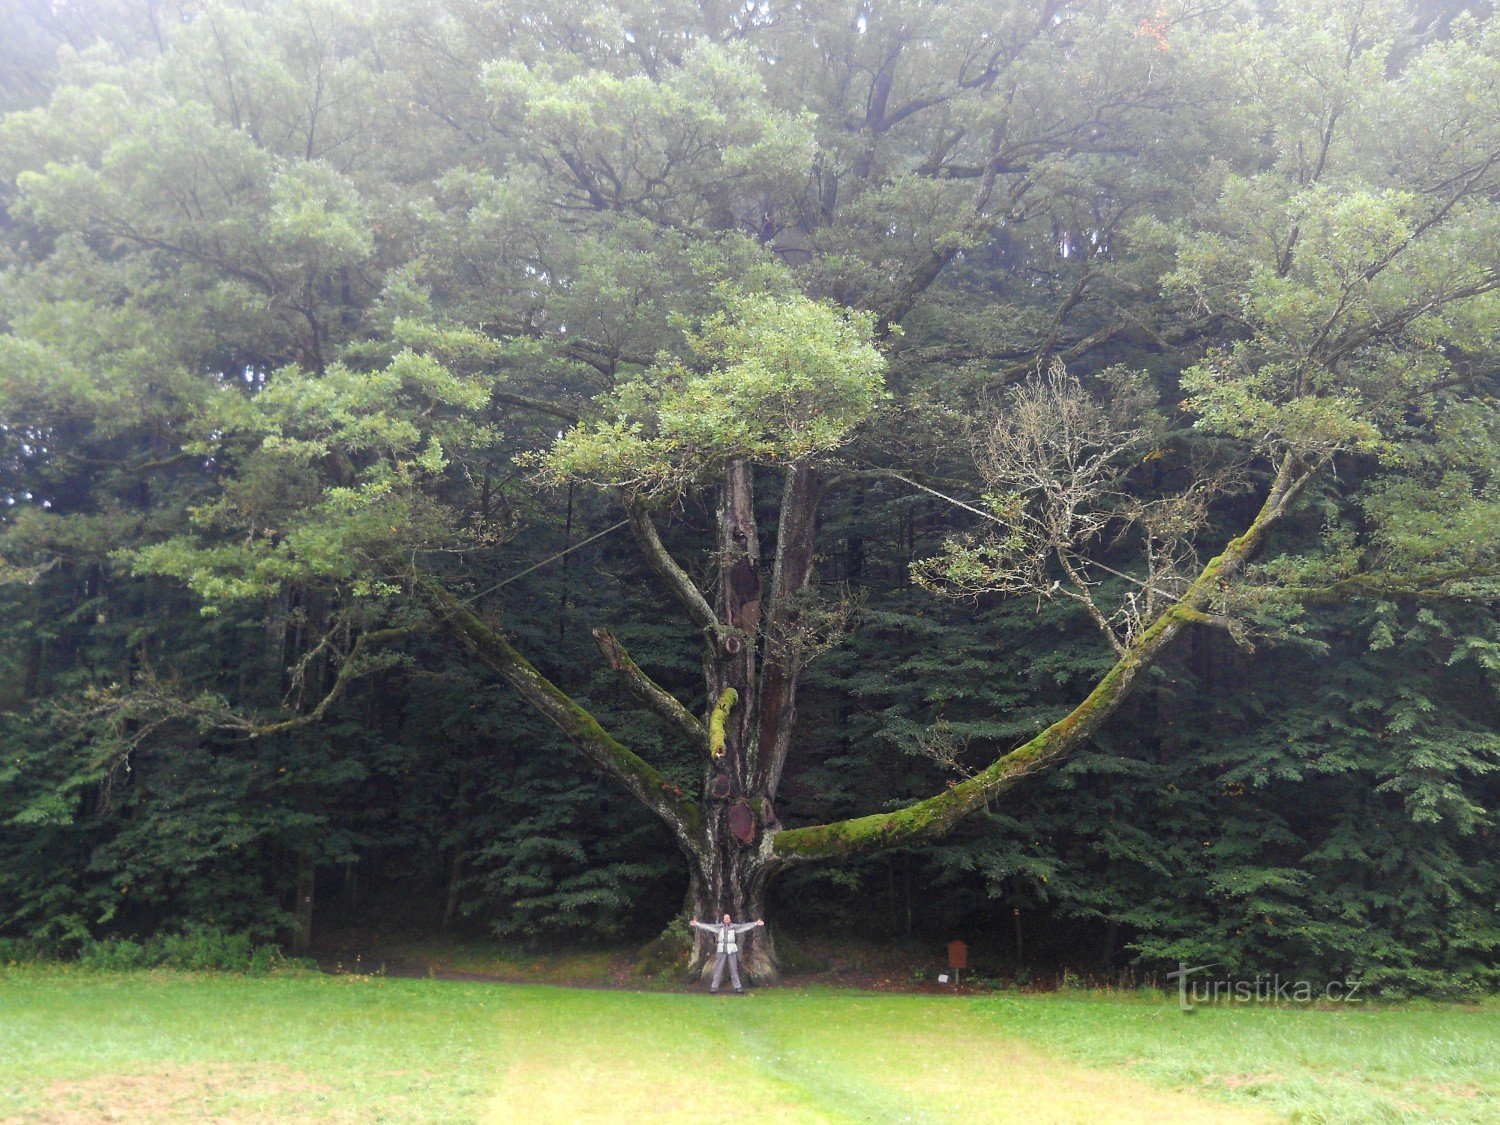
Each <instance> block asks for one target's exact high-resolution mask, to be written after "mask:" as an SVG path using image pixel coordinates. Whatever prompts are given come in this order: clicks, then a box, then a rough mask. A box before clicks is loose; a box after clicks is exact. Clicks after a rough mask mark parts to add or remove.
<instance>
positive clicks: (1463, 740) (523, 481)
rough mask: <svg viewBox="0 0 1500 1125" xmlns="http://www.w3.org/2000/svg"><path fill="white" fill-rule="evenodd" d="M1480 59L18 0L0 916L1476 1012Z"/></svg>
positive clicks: (1493, 227)
mask: <svg viewBox="0 0 1500 1125" xmlns="http://www.w3.org/2000/svg"><path fill="white" fill-rule="evenodd" d="M1497 107H1500V28H1497V26H1496V24H1495V23H1494V21H1493V19H1492V11H1491V5H1490V4H1489V3H1476V4H1463V3H1452V2H1446V3H1445V2H1438V3H1432V2H1424V3H1414V2H1408V0H1296V2H1281V0H1262V2H1257V3H1250V2H1248V0H1247V2H1238V0H1166V2H1165V3H1163V2H1161V0H1112V2H1105V0H785V2H784V0H608V2H604V0H80V2H79V3H69V4H56V3H52V2H51V0H10V2H9V3H8V4H6V5H5V7H4V11H3V14H0V497H3V502H0V945H4V946H5V948H7V949H12V950H19V949H25V950H31V951H35V952H38V953H39V954H41V955H47V956H60V957H67V956H72V955H75V954H76V953H77V952H78V951H79V950H80V949H83V948H85V947H87V946H88V945H89V943H91V942H98V941H101V940H106V939H110V938H134V939H145V938H148V937H151V936H152V935H174V934H176V935H180V934H184V933H205V932H224V933H228V934H235V935H244V936H246V937H247V938H249V939H251V940H253V941H256V942H271V943H276V944H278V945H280V946H282V947H283V948H285V949H286V950H287V951H289V952H296V953H303V952H306V951H308V950H310V949H312V950H316V949H317V947H318V943H319V941H320V935H321V934H323V933H325V932H327V931H328V930H329V928H331V927H356V928H357V927H360V926H400V927H406V928H407V929H409V930H411V931H413V932H422V933H433V934H436V933H444V934H456V935H464V934H468V935H485V936H488V937H497V938H499V939H503V940H504V941H506V942H511V943H515V944H517V945H518V946H525V947H530V948H535V947H545V948H560V947H568V948H575V947H576V948H584V947H592V946H599V945H601V944H605V945H608V944H614V945H624V944H631V945H634V946H639V947H648V945H649V947H650V948H651V949H654V950H655V951H656V952H657V954H659V955H662V956H666V957H668V958H670V959H675V961H676V963H677V964H678V966H679V967H680V968H682V969H684V970H687V971H696V970H697V969H699V968H701V967H702V964H703V959H704V957H705V943H703V942H699V943H697V944H694V943H693V941H692V939H691V938H690V937H689V931H688V929H687V928H686V922H687V920H688V919H689V918H690V917H692V918H703V917H708V916H710V915H712V916H717V915H718V914H719V913H720V912H731V913H732V914H733V915H734V916H735V917H736V918H742V917H743V918H759V917H764V918H765V919H766V921H767V928H766V931H765V932H766V935H767V937H766V940H758V941H757V943H756V944H755V945H754V946H753V947H752V949H751V950H750V952H749V954H748V962H747V969H748V971H749V973H750V975H751V977H752V978H753V979H754V980H756V981H759V982H769V981H772V980H774V979H776V977H777V974H778V972H779V971H781V970H783V969H784V967H785V965H786V964H787V963H788V962H789V959H790V958H791V957H792V956H793V954H794V951H795V947H796V945H797V942H798V939H799V935H820V936H822V937H828V936H829V935H832V936H833V937H835V938H836V937H837V936H838V935H850V936H858V937H861V938H863V939H872V938H873V939H877V940H890V941H893V942H894V941H913V942H928V943H930V944H932V946H933V948H938V947H939V946H940V944H941V943H944V942H946V941H948V940H949V939H950V938H953V937H960V936H961V937H964V938H966V939H967V940H969V941H971V942H973V943H974V944H975V947H976V949H983V950H985V951H987V955H988V956H990V957H991V958H992V960H993V961H994V962H995V963H998V964H1003V965H1004V966H1006V969H1007V972H1009V973H1010V974H1012V975H1013V976H1014V977H1015V978H1016V979H1024V978H1025V976H1026V975H1027V974H1033V973H1038V972H1042V971H1048V972H1052V971H1062V970H1067V971H1069V972H1077V973H1083V974H1089V975H1091V976H1094V977H1095V978H1097V979H1116V978H1120V979H1123V978H1124V977H1125V976H1126V975H1129V974H1136V975H1143V974H1159V973H1161V972H1163V971H1165V970H1166V969H1168V968H1171V967H1172V966H1174V965H1177V964H1179V963H1180V962H1193V963H1198V962H1203V963H1215V964H1220V965H1224V966H1227V967H1228V970H1229V971H1234V972H1243V973H1261V972H1264V973H1271V972H1279V973H1282V974H1285V975H1293V974H1300V975H1303V976H1308V977H1313V978H1316V979H1320V980H1326V979H1335V978H1340V977H1349V978H1358V979H1360V980H1361V981H1364V982H1366V984H1367V987H1368V988H1369V989H1370V990H1371V991H1372V992H1373V993H1379V994H1383V995H1390V996H1404V995H1439V996H1466V995H1477V994H1480V993H1483V992H1486V991H1489V990H1492V989H1494V988H1495V986H1496V985H1497V984H1500V918H1497V914H1496V909H1497V893H1496V892H1497V888H1500V847H1497V840H1496V831H1497V824H1496V820H1495V816H1496V811H1495V810H1496V805H1497V800H1500V774H1497V767H1500V723H1497V716H1500V621H1497V614H1496V608H1497V605H1500V531H1497V529H1500V365H1497V362H1496V347H1495V344H1496V335H1497V330H1500V206H1497V204H1500V110H1497Z"/></svg>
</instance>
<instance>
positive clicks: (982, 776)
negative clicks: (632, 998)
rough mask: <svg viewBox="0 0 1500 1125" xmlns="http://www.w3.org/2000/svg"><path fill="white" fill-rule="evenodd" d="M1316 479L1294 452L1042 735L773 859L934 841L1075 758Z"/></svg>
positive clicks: (806, 837)
mask: <svg viewBox="0 0 1500 1125" xmlns="http://www.w3.org/2000/svg"><path fill="white" fill-rule="evenodd" d="M1312 475H1313V470H1312V469H1310V468H1308V467H1306V466H1304V465H1303V464H1302V463H1301V462H1300V461H1298V460H1296V459H1295V458H1293V457H1292V456H1290V455H1288V456H1285V457H1283V459H1282V461H1281V465H1280V467H1279V469H1278V471H1277V474H1276V480H1275V482H1274V483H1273V484H1272V486H1271V490H1270V492H1269V493H1268V495H1267V496H1266V500H1265V502H1264V503H1263V504H1262V505H1261V509H1260V511H1259V512H1258V513H1257V514H1256V517H1255V519H1254V520H1253V521H1252V522H1251V524H1250V526H1249V527H1248V528H1247V529H1246V530H1245V532H1244V534H1242V535H1240V536H1238V537H1237V538H1235V539H1233V540H1231V541H1230V542H1229V544H1228V545H1227V546H1226V547H1225V548H1224V550H1223V551H1221V552H1220V553H1219V554H1218V555H1217V556H1216V557H1215V558H1214V559H1213V560H1211V561H1210V562H1209V563H1208V565H1207V566H1205V567H1204V568H1203V570H1202V571H1201V572H1200V573H1199V574H1198V577H1197V578H1195V579H1194V580H1193V583H1192V585H1191V586H1189V587H1188V589H1187V592H1186V593H1185V594H1184V595H1183V596H1182V597H1181V598H1180V599H1178V601H1177V602H1176V603H1174V604H1173V605H1172V606H1171V607H1170V608H1169V609H1167V610H1166V611H1165V612H1164V613H1163V614H1162V615H1161V616H1160V617H1158V618H1157V619H1156V621H1155V622H1153V623H1152V624H1151V626H1150V627H1149V628H1147V629H1145V630H1143V631H1142V632H1141V633H1140V634H1139V635H1138V636H1137V637H1135V638H1134V639H1133V640H1132V641H1131V643H1130V644H1129V645H1127V646H1126V649H1125V652H1124V653H1123V654H1122V655H1121V657H1120V658H1119V660H1117V661H1116V662H1115V664H1114V666H1113V667H1112V668H1110V670H1109V671H1108V672H1107V673H1105V675H1104V678H1103V679H1101V680H1100V681H1099V682H1098V684H1096V685H1095V687H1094V690H1093V691H1091V692H1090V693H1089V695H1088V698H1087V699H1085V700H1084V701H1083V702H1082V703H1080V704H1078V706H1076V707H1075V708H1073V710H1072V711H1070V712H1069V713H1068V714H1067V715H1065V716H1064V717H1063V718H1061V719H1059V720H1058V721H1057V722H1055V723H1053V724H1052V725H1051V726H1049V727H1048V728H1047V729H1046V730H1044V731H1042V732H1041V733H1040V734H1038V735H1037V736H1036V737H1035V738H1032V739H1031V740H1029V741H1028V742H1025V743H1023V744H1022V745H1021V746H1018V747H1016V749H1014V750H1012V751H1010V753H1008V754H1005V755H1003V756H1002V757H1000V758H999V759H997V760H996V761H995V762H994V763H992V764H991V765H990V766H989V767H988V768H987V769H985V770H983V771H981V772H980V773H977V774H975V775H974V776H973V777H971V778H969V779H968V780H966V781H962V782H959V783H958V784H956V785H953V786H952V787H950V788H949V789H948V790H947V791H946V792H943V793H939V794H938V795H937V796H935V797H929V798H927V799H926V800H924V801H918V802H917V803H916V804H914V805H908V806H907V807H906V808H903V809H897V810H895V811H893V812H885V813H875V814H874V815H872V816H863V817H857V818H854V819H851V820H841V821H836V822H834V823H831V824H819V825H814V826H811V827H806V828H791V829H786V830H783V831H781V832H779V833H777V834H776V836H775V839H774V841H773V845H772V849H773V855H774V856H775V857H776V858H777V859H779V860H781V861H782V862H794V861H798V860H811V859H831V858H838V857H843V856H855V855H867V854H869V853H871V852H878V851H881V850H883V849H885V848H891V847H896V846H900V845H904V844H914V843H923V842H926V841H930V840H934V839H937V838H939V837H941V836H942V835H944V834H945V833H947V832H948V831H949V830H951V829H952V828H953V826H954V825H956V824H957V823H958V822H959V821H960V820H962V819H963V818H964V817H966V816H968V815H970V814H971V813H973V812H975V811H976V810H978V809H980V808H982V807H983V806H984V805H985V804H986V803H987V802H988V801H989V800H990V799H991V798H993V797H995V796H997V795H998V794H1000V793H1003V792H1005V791H1006V790H1008V789H1010V788H1012V787H1013V786H1015V785H1016V784H1017V783H1018V782H1019V781H1020V780H1021V779H1022V778H1024V777H1027V776H1028V775H1030V774H1032V773H1035V772H1036V771H1037V770H1039V769H1041V768H1042V767H1044V766H1047V765H1050V764H1051V763H1053V762H1055V761H1058V760H1059V759H1061V758H1063V757H1065V756H1067V755H1068V754H1069V753H1071V752H1072V751H1073V750H1075V749H1077V748H1078V747H1079V746H1080V745H1082V744H1083V743H1084V742H1086V741H1087V740H1088V739H1089V738H1090V737H1091V736H1092V735H1093V733H1094V732H1095V731H1097V730H1098V729H1099V728H1100V727H1101V726H1102V725H1103V724H1104V722H1105V720H1107V719H1108V718H1109V717H1110V716H1111V715H1112V714H1114V712H1115V711H1116V710H1117V709H1118V708H1119V706H1120V704H1121V703H1123V702H1124V701H1125V700H1126V699H1127V698H1128V697H1129V695H1130V693H1131V691H1132V690H1133V689H1134V688H1135V686H1136V684H1137V683H1138V681H1139V680H1140V678H1141V675H1142V673H1144V672H1146V671H1147V670H1148V669H1149V668H1150V667H1151V665H1152V664H1153V663H1155V661H1156V659H1157V657H1159V656H1160V655H1161V653H1162V652H1163V651H1164V650H1165V649H1166V648H1167V646H1168V645H1169V644H1171V642H1172V640H1173V639H1174V638H1175V637H1176V636H1177V635H1178V634H1179V633H1180V632H1181V631H1182V630H1183V628H1184V627H1185V626H1186V625H1188V624H1191V623H1193V622H1195V621H1196V620H1198V619H1200V618H1202V617H1203V616H1204V615H1205V614H1207V613H1208V612H1209V610H1210V608H1211V607H1212V605H1213V604H1214V602H1215V600H1216V599H1217V598H1218V596H1219V594H1220V592H1221V590H1222V589H1223V587H1224V586H1225V585H1227V584H1228V583H1229V582H1230V581H1231V579H1233V577H1234V576H1235V574H1236V573H1237V572H1238V571H1240V570H1241V569H1242V568H1243V567H1244V566H1245V564H1246V563H1247V562H1249V560H1250V559H1251V558H1252V557H1253V556H1254V555H1255V553H1256V552H1257V551H1258V550H1259V549H1260V548H1261V546H1262V545H1263V544H1264V543H1265V540H1266V536H1267V535H1268V534H1269V533H1270V530H1271V528H1272V527H1274V526H1275V524H1276V523H1277V522H1278V521H1279V520H1280V519H1281V517H1282V516H1283V515H1285V513H1286V511H1287V509H1288V508H1289V507H1290V506H1291V503H1292V501H1293V500H1295V499H1296V497H1297V495H1298V494H1299V493H1300V492H1301V491H1302V488H1303V486H1304V485H1305V484H1306V483H1307V481H1308V479H1309V478H1310V477H1311V476H1312Z"/></svg>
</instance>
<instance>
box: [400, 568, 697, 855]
mask: <svg viewBox="0 0 1500 1125" xmlns="http://www.w3.org/2000/svg"><path fill="white" fill-rule="evenodd" d="M419 588H420V591H421V593H422V595H423V596H424V597H425V598H426V600H427V602H428V603H429V604H430V605H431V606H432V607H433V609H434V611H435V612H436V613H437V615H438V617H439V619H440V620H441V621H443V622H444V623H445V624H446V625H447V626H448V627H449V628H450V629H451V630H452V631H453V632H454V633H455V634H456V635H457V637H458V638H459V639H460V640H461V641H463V643H464V644H465V645H466V646H467V647H468V648H469V650H470V651H471V652H473V653H474V655H475V656H477V657H479V659H480V660H482V661H484V663H486V664H487V665H489V666H490V667H491V668H492V669H494V671H495V672H497V673H499V675H500V677H501V679H503V680H505V682H506V683H508V684H510V686H511V687H513V688H515V689H516V691H517V692H518V693H519V694H520V695H521V697H522V698H523V699H525V700H526V702H528V703H530V704H531V706H532V707H534V708H536V710H537V711H538V712H540V713H541V714H542V716H543V717H544V718H546V719H547V720H548V721H549V722H551V723H552V725H553V726H555V727H556V728H557V729H558V730H560V731H562V733H563V734H564V735H566V736H567V737H568V739H569V741H571V742H572V743H573V745H574V746H576V747H578V749H579V750H581V751H582V752H583V754H584V756H585V757H586V758H588V760H589V761H591V762H592V763H594V765H596V766H597V767H598V768H599V769H600V770H602V771H603V772H604V773H605V774H606V775H608V776H609V777H610V778H612V779H613V780H614V781H615V782H616V783H618V784H619V785H620V786H621V787H622V788H623V789H625V791H626V792H628V793H630V794H631V796H633V797H635V799H636V800H638V801H640V802H641V804H643V805H645V806H646V807H647V808H648V809H650V810H651V811H652V812H654V813H655V814H656V815H657V816H659V817H660V818H661V819H662V820H663V821H665V822H666V824H667V827H669V828H670V829H672V832H673V834H674V835H675V836H676V837H677V840H678V842H679V843H680V844H681V845H682V846H683V847H684V848H685V849H687V850H688V851H690V852H693V853H696V852H698V851H700V850H701V849H702V847H703V838H702V837H703V814H702V810H701V809H700V808H699V807H698V804H697V802H696V801H694V800H693V799H692V798H690V797H688V796H687V795H686V794H685V793H683V791H682V790H681V789H680V788H679V787H678V786H676V785H673V784H672V783H671V782H669V781H668V780H667V779H666V778H665V777H663V776H662V774H661V772H660V771H658V770H657V769H656V768H655V767H654V766H652V765H651V764H650V763H649V762H647V761H646V760H645V759H644V758H642V757H641V756H640V755H639V754H636V753H635V752H634V751H632V750H630V749H629V748H627V747H626V746H624V745H622V744H621V743H620V742H618V741H617V740H616V739H615V738H614V737H613V736H611V735H610V734H609V732H608V731H606V730H605V729H604V728H603V727H602V726H601V725H600V724H599V721H598V720H597V719H595V718H594V716H593V715H591V714H589V712H588V711H587V710H585V709H584V708H583V707H581V706H580V705H579V704H578V703H577V702H576V701H574V700H573V699H572V698H570V697H569V696H568V694H567V693H566V692H564V691H563V690H562V689H561V688H559V687H558V686H557V685H556V684H554V683H553V682H552V681H551V680H549V679H547V677H545V676H543V675H542V674H541V673H540V672H538V671H537V670H536V668H535V667H533V666H532V664H531V662H530V661H529V660H527V659H526V658H525V657H524V656H522V655H521V654H520V653H519V652H517V651H516V650H515V648H514V647H513V646H512V645H511V643H510V642H509V641H508V640H506V639H505V637H504V636H503V635H502V634H501V633H500V632H498V631H497V630H495V629H491V628H490V627H489V626H488V625H486V624H485V623H484V622H483V621H482V620H481V619H480V618H479V616H478V615H477V614H476V613H475V612H474V611H473V610H471V609H470V608H469V607H468V606H467V605H465V604H464V603H463V602H462V601H461V600H460V599H459V598H457V597H455V596H454V595H453V594H452V593H450V592H449V591H448V590H446V589H444V588H443V587H442V586H441V585H439V584H438V583H436V582H434V581H431V580H425V581H423V582H421V583H420V586H419Z"/></svg>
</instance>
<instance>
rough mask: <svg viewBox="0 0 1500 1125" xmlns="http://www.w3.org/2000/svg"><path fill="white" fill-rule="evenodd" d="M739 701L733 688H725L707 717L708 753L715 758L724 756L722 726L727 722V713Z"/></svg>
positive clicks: (738, 694)
mask: <svg viewBox="0 0 1500 1125" xmlns="http://www.w3.org/2000/svg"><path fill="white" fill-rule="evenodd" d="M739 701H740V693H739V692H737V691H735V690H734V688H732V687H731V688H725V689H724V691H723V693H722V694H720V696H719V699H718V702H716V703H715V704H714V709H713V711H712V712H711V713H710V714H709V716H708V752H709V755H710V756H712V757H715V758H722V757H723V756H724V742H725V734H724V724H725V723H727V722H728V721H729V712H731V711H732V710H734V705H735V704H736V703H738V702H739Z"/></svg>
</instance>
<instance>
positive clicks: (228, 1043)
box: [0, 969, 1500, 1122]
mask: <svg viewBox="0 0 1500 1125" xmlns="http://www.w3.org/2000/svg"><path fill="white" fill-rule="evenodd" d="M1497 1058H1500V1008H1497V1007H1496V1006H1495V1005H1493V1004H1491V1005H1483V1006H1479V1007H1458V1006H1442V1007H1436V1006H1434V1007H1401V1008H1373V1007H1366V1008H1363V1009H1358V1010H1356V1009H1347V1010H1340V1011H1324V1010H1292V1009H1275V1008H1267V1007H1262V1008H1254V1009H1245V1008H1233V1009H1230V1008H1223V1009H1207V1010H1202V1009H1200V1010H1199V1011H1197V1012H1195V1013H1194V1014H1193V1015H1192V1016H1190V1017H1188V1016H1184V1015H1183V1014H1182V1013H1180V1012H1178V1011H1177V1010H1176V1008H1175V1007H1174V1006H1172V1005H1171V1004H1170V1003H1169V1002H1167V1001H1162V1000H1159V999H1157V998H1155V997H1150V998H1147V997H1141V996H1134V997H1125V998H1119V997H1105V996H1098V995H1088V994H1083V995H1055V996H1019V995H996V996H976V997H963V998H958V997H941V996H938V997H935V996H912V995H875V994H870V993H861V992H851V991H844V990H837V989H807V990H802V989H781V990H768V991H763V992H759V993H754V994H752V995H750V996H748V997H745V998H735V997H708V996H703V995H698V994H680V993H642V992H628V991H618V990H607V989H594V990H589V989H570V988H558V987H551V986H539V985H499V984H489V983H471V982H459V981H439V980H409V979H388V978H381V977H373V978H372V977H360V976H303V977H263V978H253V977H235V976H209V975H189V974H179V973H130V974H90V973H82V972H75V971H61V970H30V969H28V970H12V971H10V972H8V973H4V974H3V975H0V1121H8V1122H9V1121H14V1122H44V1121H171V1120H204V1119H216V1120H228V1121H243V1120H262V1121H263V1120H289V1119H298V1120H334V1121H533V1122H534V1121H579V1120H583V1121H587V1120H595V1121H598V1120H642V1119H657V1120H666V1121H686V1120H689V1119H693V1118H703V1117H706V1116H713V1117H724V1116H731V1115H732V1116H736V1117H739V1116H743V1115H747V1114H752V1115H754V1116H755V1117H757V1118H759V1119H761V1120H768V1121H798V1122H801V1121H808V1122H822V1121H828V1122H835V1121H918V1122H920V1121H932V1122H947V1121H953V1122H956V1121H965V1122H972V1121H1002V1120H1016V1119H1025V1120H1027V1121H1054V1122H1070V1121H1085V1120H1109V1121H1184V1122H1186V1121H1193V1122H1202V1121H1256V1120H1261V1121H1266V1120H1278V1119H1293V1120H1311V1121H1317V1120H1329V1121H1363V1120H1368V1121H1396V1120H1434V1119H1437V1120H1452V1121H1474V1122H1478V1121H1485V1120H1494V1119H1495V1118H1496V1115H1497V1114H1500V1063H1497V1061H1496V1060H1497Z"/></svg>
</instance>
